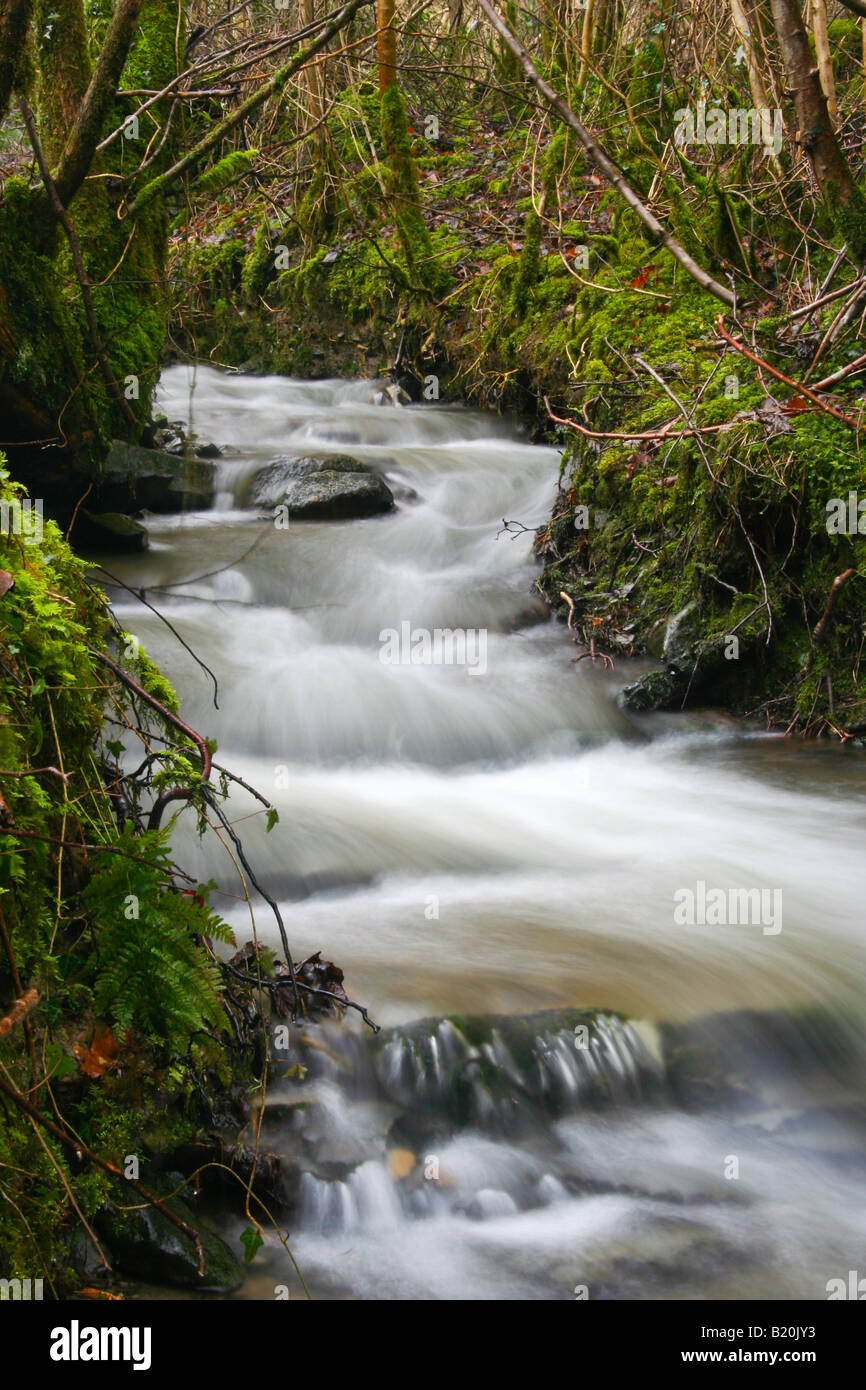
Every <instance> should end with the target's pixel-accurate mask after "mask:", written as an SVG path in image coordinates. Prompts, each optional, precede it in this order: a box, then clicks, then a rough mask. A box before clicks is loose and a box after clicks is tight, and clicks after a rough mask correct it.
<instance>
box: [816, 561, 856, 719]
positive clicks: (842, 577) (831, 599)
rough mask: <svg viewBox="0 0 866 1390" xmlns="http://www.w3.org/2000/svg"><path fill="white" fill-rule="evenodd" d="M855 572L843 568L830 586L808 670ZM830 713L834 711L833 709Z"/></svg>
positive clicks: (818, 624) (817, 626) (819, 620)
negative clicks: (840, 597) (842, 594)
mask: <svg viewBox="0 0 866 1390" xmlns="http://www.w3.org/2000/svg"><path fill="white" fill-rule="evenodd" d="M854 573H855V571H854V570H853V569H847V570H843V571H842V573H841V574H837V575H836V578H835V579H834V580H833V583H832V584H831V586H830V593H829V594H828V596H827V604H826V607H825V609H824V612H823V613H822V614H821V617H820V618H819V619H818V621H817V623H816V624H815V626H814V628H813V629H812V651H811V652H810V653H809V657H808V660H807V662H806V666H805V668H804V669H805V670H806V671H808V670H809V668H810V667H811V665H812V661H813V658H814V655H815V648H816V647H820V645H821V643H822V642H823V640H824V633H825V632H826V630H827V624H828V623H829V621H830V618H831V617H832V614H833V609H834V608H835V607H836V600H837V599H838V597H839V592H840V590H841V589H842V587H843V586H844V585H845V584H847V583H848V580H849V579H850V578H851V575H852V574H854ZM830 713H831V714H832V713H833V711H832V709H831V711H830Z"/></svg>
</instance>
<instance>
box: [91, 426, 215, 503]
mask: <svg viewBox="0 0 866 1390" xmlns="http://www.w3.org/2000/svg"><path fill="white" fill-rule="evenodd" d="M213 496H214V466H213V464H212V463H209V462H206V461H204V460H202V459H185V458H181V457H179V456H178V455H176V454H170V453H167V452H166V450H164V449H145V448H143V447H142V446H141V445H139V444H127V443H125V442H124V441H123V440H120V439H115V441H114V443H113V444H112V446H111V450H110V452H109V454H108V457H107V459H106V460H105V477H104V480H103V482H102V483H101V484H100V488H99V500H100V503H101V504H102V507H103V508H104V509H105V510H106V511H117V512H137V511H141V510H143V509H146V510H147V511H151V512H180V511H186V510H197V509H199V508H204V507H210V506H212V505H213Z"/></svg>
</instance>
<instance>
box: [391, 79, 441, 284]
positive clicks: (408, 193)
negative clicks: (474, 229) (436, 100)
mask: <svg viewBox="0 0 866 1390" xmlns="http://www.w3.org/2000/svg"><path fill="white" fill-rule="evenodd" d="M380 129H381V134H382V144H383V145H384V148H385V153H386V155H387V160H388V192H389V197H390V201H391V208H392V212H393V216H394V221H395V223H396V227H397V235H398V236H399V239H400V245H401V247H402V251H403V258H404V262H405V266H406V270H407V272H408V275H409V278H410V280H412V281H413V282H415V283H417V284H418V285H419V286H420V287H421V288H424V289H427V290H429V291H431V292H438V291H441V290H443V289H444V288H445V286H446V284H447V277H446V276H445V275H444V273H443V270H442V268H441V266H439V265H438V263H437V262H436V259H435V256H434V252H433V246H432V243H431V241H430V233H429V231H428V229H427V224H426V223H425V221H424V217H423V214H422V212H421V201H420V196H419V193H418V176H417V173H416V170H415V163H414V160H413V157H412V147H411V142H410V140H409V129H408V122H407V120H406V108H405V107H404V105H403V99H402V97H401V96H400V91H399V88H398V87H397V84H396V83H392V85H391V86H390V87H389V88H388V89H387V90H386V91H385V92H384V93H383V94H382V103H381V112H380Z"/></svg>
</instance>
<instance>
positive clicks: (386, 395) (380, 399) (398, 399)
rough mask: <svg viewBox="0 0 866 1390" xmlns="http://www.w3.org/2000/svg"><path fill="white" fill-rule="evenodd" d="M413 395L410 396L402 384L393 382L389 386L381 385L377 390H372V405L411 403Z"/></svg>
mask: <svg viewBox="0 0 866 1390" xmlns="http://www.w3.org/2000/svg"><path fill="white" fill-rule="evenodd" d="M411 404H412V397H411V396H408V395H407V394H406V392H405V391H404V390H403V388H402V386H397V385H395V383H394V382H391V384H390V385H388V386H380V387H378V388H377V389H376V390H375V391H371V392H370V405H400V406H402V405H411Z"/></svg>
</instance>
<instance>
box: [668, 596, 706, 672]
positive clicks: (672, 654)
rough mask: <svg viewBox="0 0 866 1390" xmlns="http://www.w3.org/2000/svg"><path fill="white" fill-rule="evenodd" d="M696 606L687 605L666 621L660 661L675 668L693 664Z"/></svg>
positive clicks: (695, 636)
mask: <svg viewBox="0 0 866 1390" xmlns="http://www.w3.org/2000/svg"><path fill="white" fill-rule="evenodd" d="M697 610H698V605H697V604H696V603H689V604H687V605H686V607H685V608H682V609H680V611H679V613H675V614H674V616H673V617H672V618H670V619H669V620H668V625H667V627H666V628H665V640H664V645H663V646H662V660H663V661H666V662H668V664H669V665H671V666H676V667H677V668H679V667H681V666H687V665H689V664H693V662H694V644H695V641H696V639H697V637H698V635H699V625H698V618H697Z"/></svg>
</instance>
